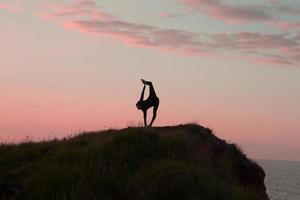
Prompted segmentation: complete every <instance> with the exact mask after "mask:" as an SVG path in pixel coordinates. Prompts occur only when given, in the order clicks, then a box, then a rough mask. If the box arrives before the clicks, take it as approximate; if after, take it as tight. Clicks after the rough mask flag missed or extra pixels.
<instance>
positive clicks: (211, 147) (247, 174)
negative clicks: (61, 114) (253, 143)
mask: <svg viewBox="0 0 300 200" xmlns="http://www.w3.org/2000/svg"><path fill="white" fill-rule="evenodd" d="M263 179H264V172H263V170H262V169H261V168H260V167H259V166H258V165H257V164H256V163H254V162H252V161H251V160H248V159H247V158H246V156H245V155H244V154H243V153H242V152H241V151H240V150H239V149H238V148H237V146H236V145H234V144H227V143H226V142H225V141H223V140H220V139H218V138H217V137H215V136H214V135H213V134H212V133H211V131H210V130H209V129H207V128H204V127H201V126H199V125H196V124H187V125H179V126H175V127H160V128H127V129H123V130H108V131H102V132H92V133H83V134H80V135H78V136H76V137H73V138H68V139H64V140H53V141H44V142H37V143H34V142H27V143H23V144H19V145H17V144H2V145H1V146H0V199H1V200H4V199H7V200H8V199H16V200H19V199H20V200H21V199H22V200H32V199H35V200H96V199H101V200H111V199H122V200H127V199H128V200H135V199H137V200H138V199H143V200H152V199H153V200H160V199H186V200H193V199H197V200H199V199H200V200H201V199H203V200H256V199H257V200H260V199H267V196H266V193H265V187H264V184H263Z"/></svg>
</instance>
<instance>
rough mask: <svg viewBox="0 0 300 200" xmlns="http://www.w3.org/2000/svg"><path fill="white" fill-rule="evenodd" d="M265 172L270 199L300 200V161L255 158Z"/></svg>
mask: <svg viewBox="0 0 300 200" xmlns="http://www.w3.org/2000/svg"><path fill="white" fill-rule="evenodd" d="M256 162H257V163H258V164H259V165H260V166H261V167H262V168H263V169H264V171H265V173H266V178H265V185H266V187H267V193H268V195H269V197H270V200H300V162H296V161H274V160H256Z"/></svg>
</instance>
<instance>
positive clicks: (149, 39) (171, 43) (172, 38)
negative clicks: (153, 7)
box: [65, 20, 205, 54]
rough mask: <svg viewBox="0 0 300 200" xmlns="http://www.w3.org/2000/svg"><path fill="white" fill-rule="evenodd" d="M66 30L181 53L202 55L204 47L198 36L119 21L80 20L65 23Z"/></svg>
mask: <svg viewBox="0 0 300 200" xmlns="http://www.w3.org/2000/svg"><path fill="white" fill-rule="evenodd" d="M65 27H66V28H68V29H73V30H79V31H81V32H85V33H90V34H100V35H109V36H113V37H116V38H119V39H120V40H122V41H123V42H125V43H129V44H132V45H136V46H143V47H153V48H159V49H162V50H168V51H170V50H171V51H180V52H183V53H191V52H194V53H196V52H197V53H203V54H204V52H205V50H204V45H203V44H202V42H200V41H199V39H198V35H197V34H194V33H191V32H187V31H182V30H175V29H161V28H158V27H154V26H148V25H143V24H137V23H130V22H125V21H120V20H108V21H101V20H81V21H69V22H66V23H65Z"/></svg>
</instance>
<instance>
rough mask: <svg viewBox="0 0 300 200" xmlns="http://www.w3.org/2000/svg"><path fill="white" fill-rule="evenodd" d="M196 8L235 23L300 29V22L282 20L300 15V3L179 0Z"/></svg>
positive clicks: (208, 14)
mask: <svg viewBox="0 0 300 200" xmlns="http://www.w3.org/2000/svg"><path fill="white" fill-rule="evenodd" d="M178 1H179V2H181V3H183V4H184V5H186V6H188V7H189V8H192V9H194V10H198V11H201V12H202V13H204V14H205V15H207V16H209V17H212V18H214V19H218V20H221V21H224V22H229V23H234V24H244V23H267V24H270V25H272V26H273V27H276V28H279V29H284V30H289V29H300V23H298V22H290V21H287V20H282V19H281V18H280V17H281V16H282V15H293V16H300V9H299V5H295V6H293V5H284V4H281V3H279V2H278V1H274V0H270V1H269V4H268V5H243V6H239V5H229V4H226V3H224V2H222V1H221V0H178Z"/></svg>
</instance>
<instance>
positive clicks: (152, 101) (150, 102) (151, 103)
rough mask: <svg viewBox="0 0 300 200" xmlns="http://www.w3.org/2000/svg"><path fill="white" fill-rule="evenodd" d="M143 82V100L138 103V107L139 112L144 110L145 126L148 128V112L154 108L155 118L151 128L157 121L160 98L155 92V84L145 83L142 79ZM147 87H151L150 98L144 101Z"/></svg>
mask: <svg viewBox="0 0 300 200" xmlns="http://www.w3.org/2000/svg"><path fill="white" fill-rule="evenodd" d="M142 82H143V84H144V87H143V91H142V94H141V98H140V100H139V101H138V102H137V103H136V107H137V109H138V110H142V111H143V114H144V124H145V127H146V126H147V110H148V109H149V108H151V107H153V116H152V120H151V123H150V124H149V126H152V124H153V122H154V120H155V119H156V113H157V109H158V106H159V98H158V97H157V96H156V93H155V90H154V88H153V84H152V83H151V81H145V80H144V79H142ZM146 85H148V86H149V90H150V92H149V97H148V98H147V99H146V100H144V93H145V88H146Z"/></svg>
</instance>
